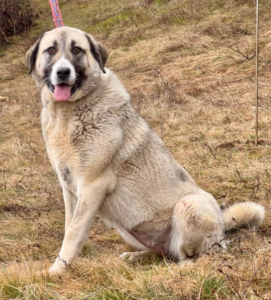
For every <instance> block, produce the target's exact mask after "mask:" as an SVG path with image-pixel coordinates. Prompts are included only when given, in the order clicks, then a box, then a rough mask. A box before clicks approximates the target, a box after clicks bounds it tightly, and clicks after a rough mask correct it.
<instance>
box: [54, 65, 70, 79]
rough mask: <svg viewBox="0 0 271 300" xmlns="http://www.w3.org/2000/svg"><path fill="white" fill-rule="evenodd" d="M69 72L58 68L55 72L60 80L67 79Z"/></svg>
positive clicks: (66, 69)
mask: <svg viewBox="0 0 271 300" xmlns="http://www.w3.org/2000/svg"><path fill="white" fill-rule="evenodd" d="M70 73H71V70H70V69H69V68H60V69H58V71H57V77H58V78H60V79H67V78H68V77H69V76H70Z"/></svg>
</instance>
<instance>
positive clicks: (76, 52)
mask: <svg viewBox="0 0 271 300" xmlns="http://www.w3.org/2000/svg"><path fill="white" fill-rule="evenodd" d="M107 57H108V54H107V50H106V49H105V48H104V46H103V45H102V44H100V43H98V42H96V41H95V40H94V38H93V37H92V36H91V35H89V34H87V33H85V32H83V31H81V30H79V29H76V28H71V27H67V26H65V27H60V28H56V29H53V30H51V31H47V32H46V33H44V34H43V35H42V36H41V38H40V39H39V40H38V41H37V42H36V43H35V44H34V45H33V46H32V47H31V48H30V49H29V50H28V52H27V54H26V63H27V65H28V67H29V74H31V73H32V74H33V77H34V78H35V81H36V84H37V85H38V86H39V87H40V88H42V89H43V88H45V89H48V90H49V91H50V93H49V95H50V96H51V98H52V99H53V100H55V101H76V100H78V99H80V98H81V97H83V96H85V95H87V94H88V93H89V92H90V91H92V90H93V89H94V88H95V86H96V85H97V82H98V81H99V79H100V76H101V74H102V72H103V73H105V72H106V71H105V69H104V66H105V62H106V60H107Z"/></svg>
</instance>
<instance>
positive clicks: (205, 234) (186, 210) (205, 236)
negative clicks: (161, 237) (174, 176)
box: [169, 190, 225, 261]
mask: <svg viewBox="0 0 271 300" xmlns="http://www.w3.org/2000/svg"><path fill="white" fill-rule="evenodd" d="M223 238H224V222H223V218H222V213H221V211H220V208H219V206H218V204H217V202H216V200H215V199H214V197H213V196H212V195H210V194H208V193H207V192H205V191H202V190H199V191H198V192H197V193H194V194H190V195H187V196H184V197H183V198H181V199H180V200H179V202H178V203H177V204H176V206H175V208H174V211H173V217H172V232H171V239H170V244H169V252H170V254H171V255H172V256H173V257H176V258H178V259H179V261H183V260H185V259H186V258H189V257H193V256H194V255H198V254H201V253H203V252H204V251H207V250H208V249H210V248H212V247H213V246H214V245H215V244H216V243H217V242H219V241H221V246H222V247H223V248H224V247H225V245H224V241H222V240H223Z"/></svg>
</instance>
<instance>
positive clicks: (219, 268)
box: [197, 258, 233, 300]
mask: <svg viewBox="0 0 271 300" xmlns="http://www.w3.org/2000/svg"><path fill="white" fill-rule="evenodd" d="M231 260H233V258H232V259H230V261H231ZM228 263H229V261H227V262H225V263H224V264H223V265H222V266H219V267H218V268H217V269H215V270H214V271H213V272H211V273H209V274H208V275H207V276H206V277H205V278H204V280H203V282H202V284H201V287H200V290H199V294H198V298H197V300H201V299H200V298H201V294H202V289H203V286H204V283H205V282H206V280H207V278H208V277H209V276H210V275H212V274H214V273H216V272H217V271H219V270H221V268H223V267H224V266H225V265H226V264H228Z"/></svg>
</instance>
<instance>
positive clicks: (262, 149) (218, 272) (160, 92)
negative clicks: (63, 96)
mask: <svg viewBox="0 0 271 300" xmlns="http://www.w3.org/2000/svg"><path fill="white" fill-rule="evenodd" d="M33 3H34V6H35V8H36V9H37V10H38V11H42V12H43V13H42V15H41V18H40V19H38V20H36V24H35V26H34V27H33V28H32V31H31V33H30V34H29V36H28V37H27V39H24V40H22V39H21V40H19V38H17V39H18V40H19V42H20V43H21V44H23V45H11V46H10V47H9V48H8V49H6V50H5V51H4V50H1V51H2V52H0V91H1V92H0V96H1V97H0V116H1V123H0V127H1V129H0V157H1V165H0V173H1V176H0V192H1V198H0V299H1V300H2V299H3V300H10V299H25V300H33V299H39V300H40V299H44V300H45V299H46V300H47V299H61V300H62V299H63V300H64V299H75V300H90V299H95V300H107V299H112V300H113V299H118V300H119V299H123V300H124V299H126V300H132V299H133V300H138V299H141V300H151V299H152V300H154V299H161V300H162V299H163V300H164V299H165V300H177V299H178V300H183V299H187V300H190V299H191V300H195V299H219V300H220V299H239V300H241V299H243V300H245V299H259V300H260V299H270V298H271V286H270V277H271V271H270V270H271V268H270V266H271V261H270V250H271V227H270V226H271V223H270V210H271V206H270V197H271V185H270V182H271V164H270V161H271V160H270V159H271V148H270V143H271V131H270V125H271V119H270V107H271V98H270V94H271V93H270V92H271V85H270V78H271V67H270V65H271V64H270V62H271V51H270V50H271V39H270V38H271V31H270V26H271V22H270V15H269V11H270V8H271V6H270V3H269V1H261V2H260V72H259V74H260V81H259V82H260V83H259V95H260V110H259V112H260V115H259V120H260V124H259V133H260V137H259V139H260V142H259V146H258V147H257V148H256V147H255V146H254V144H253V141H254V125H255V124H254V111H255V101H254V94H255V93H254V87H255V83H254V81H255V67H254V66H255V60H254V56H253V55H254V53H255V49H254V31H255V30H254V19H255V10H254V1H253V0H242V1H240V0H238V1H237V0H212V1H207V0H206V1H198V0H194V1H185V0H181V1H174V0H172V1H166V0H138V1H136V0H133V1H120V0H117V1H109V0H103V1H98V0H94V1H87V0H76V1H70V0H62V1H60V7H61V12H62V16H63V18H64V22H65V24H67V25H70V26H75V27H79V28H81V29H83V30H86V31H89V32H90V33H92V34H93V35H94V36H95V37H96V38H97V39H98V40H101V41H102V42H103V43H104V44H105V45H106V46H107V48H109V50H110V52H111V54H110V58H109V61H108V67H109V68H111V69H112V70H113V71H115V72H116V73H117V74H118V76H119V77H120V79H121V80H122V82H123V83H124V84H125V86H126V87H127V89H128V90H129V92H130V93H131V95H132V99H133V103H134V105H135V107H136V109H137V110H138V111H139V112H140V113H141V114H142V115H143V116H144V117H145V118H146V119H147V121H148V122H149V123H150V125H151V126H152V127H153V128H154V130H155V131H156V132H157V133H158V134H159V135H160V136H161V137H162V138H163V140H164V142H165V143H166V145H167V147H168V148H169V149H170V150H171V152H172V153H173V155H174V157H175V158H176V159H177V160H178V161H179V162H180V163H181V164H182V165H183V166H184V167H185V168H186V169H187V170H188V171H189V172H190V173H191V174H192V175H193V177H194V178H195V180H196V181H197V183H198V184H199V185H200V186H201V187H202V188H204V189H205V190H207V191H208V192H211V193H212V194H213V195H214V196H215V197H216V198H217V199H218V202H219V203H220V204H223V203H224V204H225V205H227V204H230V203H234V202H240V201H247V200H252V201H255V202H258V203H260V204H262V205H264V207H265V208H266V220H265V223H264V224H263V226H262V229H261V230H260V232H259V233H258V234H255V233H253V232H240V233H238V234H237V235H235V236H233V237H232V242H231V244H230V245H229V247H228V251H227V252H226V253H224V254H222V253H220V254H219V253H218V254H212V253H206V254H204V255H203V256H202V257H200V258H199V259H197V260H196V261H195V263H194V264H192V265H190V266H188V267H186V268H180V267H179V266H178V265H177V264H176V263H174V262H171V261H168V260H167V259H165V258H161V257H157V256H156V255H154V256H153V257H152V258H150V259H148V260H146V261H143V262H141V263H137V264H128V263H125V262H122V261H120V260H119V259H118V255H120V254H121V253H122V252H123V251H129V250H130V248H129V246H128V245H126V244H125V243H124V242H123V241H122V239H121V238H120V237H119V236H118V234H117V233H116V232H115V231H114V230H112V229H110V228H106V227H105V226H104V225H103V224H102V223H101V222H100V220H98V219H97V221H96V223H95V225H94V227H93V228H92V230H91V232H90V235H89V239H88V240H87V242H86V244H85V246H84V248H83V251H82V254H83V255H82V257H80V258H78V259H77V260H76V261H75V263H74V264H73V265H72V266H71V268H70V269H69V270H68V272H67V274H65V275H64V276H62V277H61V278H54V279H50V278H47V277H45V278H42V277H38V276H37V274H36V272H37V271H39V270H41V269H44V268H47V267H48V266H49V265H50V263H52V262H53V260H54V258H55V257H56V255H57V253H58V250H59V249H60V245H61V242H62V238H63V233H64V208H63V203H62V195H61V190H60V187H59V184H58V181H57V178H56V175H55V174H54V172H53V171H52V169H51V167H50V165H49V162H48V159H47V157H46V153H45V149H44V144H43V140H42V136H41V129H40V121H39V114H40V108H41V103H40V100H39V96H38V94H37V93H36V89H35V86H34V83H33V81H32V80H31V78H29V77H28V76H27V70H26V68H25V67H24V54H25V51H26V49H27V48H28V47H29V46H30V45H31V43H33V42H34V40H35V39H36V38H37V36H38V35H39V34H40V33H41V32H43V31H45V30H48V29H51V28H53V22H52V17H51V15H50V9H49V5H48V3H46V1H40V0H33Z"/></svg>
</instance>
